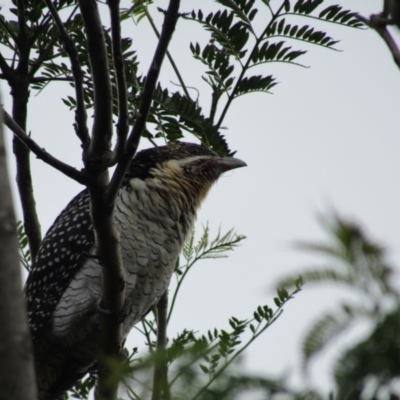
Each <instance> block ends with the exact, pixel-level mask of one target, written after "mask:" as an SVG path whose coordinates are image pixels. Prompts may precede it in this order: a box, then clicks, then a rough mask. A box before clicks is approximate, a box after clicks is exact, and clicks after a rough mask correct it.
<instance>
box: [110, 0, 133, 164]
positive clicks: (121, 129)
mask: <svg viewBox="0 0 400 400" xmlns="http://www.w3.org/2000/svg"><path fill="white" fill-rule="evenodd" d="M107 4H108V7H109V9H110V17H111V35H112V50H113V60H114V69H115V76H116V78H117V90H118V122H117V144H116V147H115V150H114V157H113V158H114V160H113V161H112V164H115V163H117V162H118V160H119V159H120V158H121V157H122V155H123V154H124V153H125V144H126V138H127V136H128V130H129V121H128V95H127V89H126V79H125V68H124V60H123V56H122V48H121V22H120V17H119V0H108V1H107Z"/></svg>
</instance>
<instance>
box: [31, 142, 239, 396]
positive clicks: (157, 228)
mask: <svg viewBox="0 0 400 400" xmlns="http://www.w3.org/2000/svg"><path fill="white" fill-rule="evenodd" d="M245 165H246V164H245V163H244V162H243V161H241V160H239V159H236V158H232V157H220V156H218V155H217V154H216V153H214V152H213V151H211V150H210V149H208V148H206V147H204V146H201V145H197V144H192V143H174V144H170V145H168V146H162V147H154V148H150V149H147V150H143V151H141V152H139V153H137V154H136V156H135V157H134V158H133V160H132V162H131V165H130V167H129V169H128V171H127V173H126V176H125V178H124V180H123V182H122V184H121V188H120V189H119V192H118V195H117V198H116V202H115V208H114V221H115V225H116V228H117V230H118V232H119V235H120V243H121V252H122V261H123V267H124V273H125V280H126V286H125V287H126V296H127V298H128V299H130V301H131V304H132V312H131V313H130V314H129V316H128V317H127V318H126V319H125V320H124V321H123V329H122V330H123V336H124V339H125V338H126V336H127V335H128V333H129V331H130V330H131V329H132V327H133V326H134V325H135V324H136V323H137V322H139V321H140V320H141V319H142V318H143V317H144V316H145V315H146V313H147V312H148V311H149V310H150V308H151V307H153V306H154V305H155V304H157V302H158V300H159V299H160V297H161V296H162V294H163V293H164V292H165V290H166V289H167V288H168V285H169V282H170V279H171V275H172V273H173V271H174V267H175V262H176V259H177V257H178V256H179V253H180V252H181V250H182V248H183V245H184V243H185V240H186V239H187V237H188V235H189V234H190V232H191V230H192V227H193V223H194V221H195V219H196V212H197V209H198V208H199V206H200V204H201V202H202V200H203V199H204V198H205V196H206V194H207V192H208V191H209V189H210V188H211V186H212V184H213V183H214V182H215V181H217V179H218V178H219V177H220V175H221V174H222V173H223V172H225V171H229V170H232V169H234V168H239V167H243V166H245ZM90 254H91V255H95V254H96V245H95V240H94V232H93V226H92V222H91V216H90V204H89V193H88V191H87V190H83V191H82V192H81V193H79V194H78V195H77V196H76V197H75V198H74V199H73V200H72V201H71V202H70V203H69V204H68V205H67V207H66V208H65V209H64V210H63V211H62V212H61V214H60V215H59V216H58V217H57V219H56V220H55V222H54V224H53V225H52V226H51V228H50V229H49V231H48V232H47V234H46V236H45V238H44V239H43V242H42V244H41V247H40V249H39V252H38V255H37V257H36V260H35V263H34V265H33V267H32V270H31V271H30V274H29V276H28V280H27V283H26V287H25V292H26V298H27V307H28V320H29V326H30V330H31V334H32V338H33V344H34V356H35V368H36V375H37V385H38V390H39V399H40V400H52V399H56V398H57V397H59V396H60V395H61V394H62V393H63V392H64V391H66V390H67V389H69V388H70V387H71V386H73V384H74V383H75V382H76V380H78V379H80V378H81V377H83V375H84V374H85V373H87V372H88V370H89V369H90V368H91V367H92V366H93V365H94V363H95V361H96V356H95V355H96V345H97V337H98V335H99V330H100V316H99V312H98V305H99V302H100V299H101V279H102V275H101V267H100V265H99V263H98V261H97V259H96V258H95V257H90V256H88V255H90Z"/></svg>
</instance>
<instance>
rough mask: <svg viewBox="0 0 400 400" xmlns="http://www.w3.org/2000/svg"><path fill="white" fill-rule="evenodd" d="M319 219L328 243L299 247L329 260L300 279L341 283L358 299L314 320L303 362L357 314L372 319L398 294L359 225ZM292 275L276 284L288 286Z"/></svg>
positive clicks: (380, 255) (379, 255) (378, 253)
mask: <svg viewBox="0 0 400 400" xmlns="http://www.w3.org/2000/svg"><path fill="white" fill-rule="evenodd" d="M321 222H322V224H323V226H324V228H325V229H326V230H327V231H328V233H329V235H330V236H331V237H332V245H325V244H308V243H301V244H299V247H300V248H301V249H303V250H308V251H314V252H318V253H319V254H322V255H323V256H324V257H325V258H327V259H330V260H331V264H330V265H329V267H322V268H321V267H320V268H318V267H313V268H311V269H307V270H304V271H303V272H302V273H301V276H302V279H303V280H304V282H305V283H318V284H322V283H336V284H337V283H340V284H344V285H345V286H346V287H348V288H350V289H351V291H352V293H355V294H358V295H359V297H360V301H359V302H358V303H355V304H353V303H351V302H346V303H344V304H342V305H341V306H339V307H337V309H336V311H334V312H331V313H329V314H325V315H323V316H321V317H320V318H319V319H318V320H317V321H316V322H315V323H314V325H313V326H312V327H311V328H310V330H309V331H308V333H307V334H306V336H305V339H304V342H303V357H304V362H305V363H306V364H307V363H308V362H309V361H310V360H311V358H312V357H313V356H315V355H317V354H318V353H319V352H320V351H321V350H323V349H324V348H325V347H326V346H327V345H328V344H329V343H330V342H331V340H332V339H333V338H335V337H336V336H337V335H338V334H340V333H343V332H344V331H345V330H346V329H347V328H348V327H349V326H351V325H352V324H353V323H354V321H355V320H356V319H357V318H359V317H362V318H366V319H369V320H372V321H376V320H377V319H379V318H380V316H381V315H382V313H384V312H385V310H386V308H387V303H388V302H393V301H395V299H397V297H398V295H397V293H396V292H395V291H394V289H393V288H392V287H391V284H390V279H391V269H390V268H389V266H388V265H387V263H386V261H385V257H384V251H383V249H381V248H380V247H379V246H377V245H376V244H375V243H373V242H372V241H371V240H370V239H369V238H368V237H367V236H366V234H365V232H363V230H362V229H361V228H360V227H358V226H356V225H354V224H352V223H349V222H348V221H345V220H343V219H341V218H339V217H335V218H333V219H332V220H331V221H327V220H321ZM295 279H296V278H295V277H287V278H283V279H282V280H281V281H280V282H279V283H278V287H281V288H289V287H291V286H292V285H293V283H294V281H295Z"/></svg>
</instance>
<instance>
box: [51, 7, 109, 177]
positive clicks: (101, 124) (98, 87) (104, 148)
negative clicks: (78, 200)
mask: <svg viewBox="0 0 400 400" xmlns="http://www.w3.org/2000/svg"><path fill="white" fill-rule="evenodd" d="M46 1H49V0H46ZM79 7H80V10H81V15H82V18H83V22H84V26H85V30H86V41H87V50H88V54H89V59H90V67H91V74H92V78H93V91H94V121H93V128H92V141H91V143H90V146H89V149H88V150H89V151H88V154H87V158H86V160H85V167H86V168H87V169H92V168H95V170H96V173H97V172H98V171H104V170H105V169H106V168H107V167H108V165H109V159H107V157H109V155H110V154H109V153H110V149H111V138H112V99H113V97H112V89H111V80H110V69H109V65H108V54H107V48H106V41H105V38H104V31H103V25H102V23H101V19H100V14H99V9H98V7H97V3H96V2H95V1H92V0H79ZM99 158H102V159H103V160H102V162H99V161H100V160H99Z"/></svg>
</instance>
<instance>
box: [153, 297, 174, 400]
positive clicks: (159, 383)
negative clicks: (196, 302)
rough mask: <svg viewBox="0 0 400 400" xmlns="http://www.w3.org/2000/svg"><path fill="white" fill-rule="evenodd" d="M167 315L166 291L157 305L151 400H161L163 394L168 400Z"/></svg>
mask: <svg viewBox="0 0 400 400" xmlns="http://www.w3.org/2000/svg"><path fill="white" fill-rule="evenodd" d="M167 314H168V290H166V291H165V292H164V294H163V295H162V296H161V298H160V300H159V302H158V304H157V353H156V356H157V357H156V363H155V366H154V375H153V394H152V397H151V399H152V400H161V393H162V392H164V396H163V398H164V400H166V399H169V398H170V396H169V386H168V382H167V372H168V367H167V359H166V353H165V351H166V346H167V325H168V320H167Z"/></svg>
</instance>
